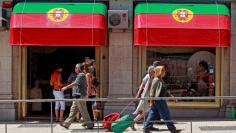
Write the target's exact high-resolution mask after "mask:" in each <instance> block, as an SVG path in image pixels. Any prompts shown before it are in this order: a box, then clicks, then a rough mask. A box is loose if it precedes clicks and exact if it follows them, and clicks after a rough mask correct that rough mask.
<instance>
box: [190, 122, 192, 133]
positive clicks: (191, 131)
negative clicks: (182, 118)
mask: <svg viewBox="0 0 236 133" xmlns="http://www.w3.org/2000/svg"><path fill="white" fill-rule="evenodd" d="M192 132H193V122H192V121H190V133H192Z"/></svg>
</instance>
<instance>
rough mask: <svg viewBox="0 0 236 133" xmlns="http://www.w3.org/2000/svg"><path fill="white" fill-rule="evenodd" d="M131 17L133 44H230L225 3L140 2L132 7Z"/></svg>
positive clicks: (227, 13) (207, 45)
mask: <svg viewBox="0 0 236 133" xmlns="http://www.w3.org/2000/svg"><path fill="white" fill-rule="evenodd" d="M134 19H135V20H134V43H135V45H136V46H140V45H141V46H191V47H229V46H230V15H229V10H228V8H227V7H226V6H225V5H221V4H161V3H144V4H138V5H137V6H136V8H135V18H134Z"/></svg>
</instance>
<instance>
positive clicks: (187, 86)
mask: <svg viewBox="0 0 236 133" xmlns="http://www.w3.org/2000/svg"><path fill="white" fill-rule="evenodd" d="M154 60H160V61H161V62H162V63H163V64H165V65H166V69H167V76H166V77H165V82H166V83H167V85H168V89H169V90H170V91H171V93H172V94H173V95H174V96H177V97H185V96H186V97H187V96H188V97H192V96H193V97H194V96H215V48H177V47H171V48H170V47H148V48H147V66H148V65H151V63H152V62H153V61H154ZM183 101H184V100H183ZM185 101H199V102H200V101H202V102H206V101H209V100H185Z"/></svg>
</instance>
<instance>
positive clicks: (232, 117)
mask: <svg viewBox="0 0 236 133" xmlns="http://www.w3.org/2000/svg"><path fill="white" fill-rule="evenodd" d="M235 115H236V114H235V108H234V107H233V106H232V107H230V109H229V116H230V118H231V119H235Z"/></svg>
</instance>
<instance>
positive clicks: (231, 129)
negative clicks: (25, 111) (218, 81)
mask: <svg viewBox="0 0 236 133" xmlns="http://www.w3.org/2000/svg"><path fill="white" fill-rule="evenodd" d="M16 122H17V124H7V125H6V124H3V123H4V122H1V124H0V133H51V125H50V124H48V123H45V122H38V121H31V122H18V121H16ZM6 127H7V131H6V130H5V129H6ZM142 127H143V125H142V124H136V128H137V131H132V130H131V129H130V128H128V129H127V130H125V132H124V133H142V131H143V130H142ZM155 127H157V128H159V129H160V131H153V133H158V132H159V133H169V131H168V130H167V128H166V126H165V125H164V124H160V125H157V124H155ZM176 127H177V128H178V129H182V132H181V133H191V130H192V133H236V121H195V122H192V129H191V122H185V121H181V122H177V123H176ZM53 132H54V133H98V132H99V133H105V132H106V129H103V128H102V127H101V124H99V126H98V124H95V128H94V129H93V130H88V129H84V128H83V127H82V126H81V124H80V123H73V124H72V125H71V126H70V128H69V129H65V128H63V127H61V126H60V125H59V124H56V123H54V124H53ZM106 133H107V132H106Z"/></svg>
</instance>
